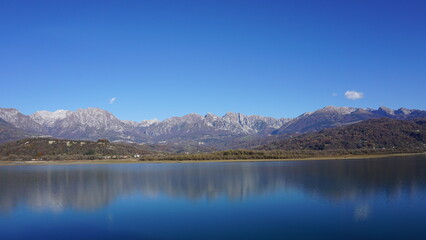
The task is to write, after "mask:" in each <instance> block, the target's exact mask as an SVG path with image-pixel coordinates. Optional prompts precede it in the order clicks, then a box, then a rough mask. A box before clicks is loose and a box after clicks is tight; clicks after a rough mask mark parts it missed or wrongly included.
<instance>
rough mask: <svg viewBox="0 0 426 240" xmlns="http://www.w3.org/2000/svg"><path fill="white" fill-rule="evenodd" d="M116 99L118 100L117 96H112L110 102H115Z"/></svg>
mask: <svg viewBox="0 0 426 240" xmlns="http://www.w3.org/2000/svg"><path fill="white" fill-rule="evenodd" d="M116 100H117V98H116V97H113V98H111V99H110V100H109V104H113V103H114V102H115V101H116Z"/></svg>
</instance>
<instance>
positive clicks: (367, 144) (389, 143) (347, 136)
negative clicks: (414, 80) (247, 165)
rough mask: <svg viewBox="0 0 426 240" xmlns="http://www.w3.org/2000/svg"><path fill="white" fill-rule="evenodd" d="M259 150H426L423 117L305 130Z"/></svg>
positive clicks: (382, 119)
mask: <svg viewBox="0 0 426 240" xmlns="http://www.w3.org/2000/svg"><path fill="white" fill-rule="evenodd" d="M257 149H260V150H341V149H400V150H413V151H426V118H420V119H414V120H396V119H389V118H381V119H371V120H365V121H362V122H359V123H355V124H352V125H349V126H344V127H337V128H331V129H324V130H321V131H319V132H314V133H305V134H303V135H301V136H298V137H293V138H288V139H284V140H280V141H276V142H273V143H271V144H268V145H264V146H261V147H258V148H257Z"/></svg>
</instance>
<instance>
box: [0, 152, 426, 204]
mask: <svg viewBox="0 0 426 240" xmlns="http://www.w3.org/2000/svg"><path fill="white" fill-rule="evenodd" d="M295 189H296V190H299V191H301V192H303V193H305V194H308V195H312V196H315V197H321V198H324V199H328V200H333V201H339V200H340V199H347V198H354V199H360V198H366V197H369V196H371V195H374V194H384V195H385V196H387V197H389V198H392V197H396V196H399V195H400V194H402V193H404V194H408V195H410V194H414V193H416V192H417V191H425V190H426V157H424V156H422V157H404V158H393V159H392V158H390V159H375V160H347V161H305V162H281V163H280V162H265V163H255V162H252V163H201V164H130V165H75V166H17V167H10V166H7V167H1V168H0V211H1V212H8V211H11V210H12V209H14V208H15V207H16V206H18V205H19V204H24V205H27V206H30V207H31V208H34V209H45V208H47V209H49V210H57V211H60V210H62V209H64V208H77V209H93V208H99V207H103V206H107V205H108V204H109V203H110V202H111V201H113V200H114V199H116V198H117V197H118V196H120V195H126V194H133V193H141V194H143V195H145V196H154V197H155V196H156V195H159V194H163V195H167V196H169V197H173V198H186V199H193V200H197V199H200V198H207V199H215V198H217V197H226V198H229V199H244V198H246V197H248V196H256V195H262V194H268V193H273V192H275V191H286V190H295Z"/></svg>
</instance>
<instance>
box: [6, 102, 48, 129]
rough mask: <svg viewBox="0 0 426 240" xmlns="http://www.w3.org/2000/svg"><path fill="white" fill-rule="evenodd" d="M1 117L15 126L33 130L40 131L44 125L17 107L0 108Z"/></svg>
mask: <svg viewBox="0 0 426 240" xmlns="http://www.w3.org/2000/svg"><path fill="white" fill-rule="evenodd" d="M0 119H3V120H4V121H6V122H8V123H10V124H12V125H13V126H14V127H16V128H19V129H22V130H25V131H31V132H37V133H40V132H42V131H43V127H42V126H41V125H40V124H39V123H37V122H36V121H34V120H33V119H31V117H30V116H27V115H24V114H22V113H20V112H19V111H18V110H17V109H15V108H0Z"/></svg>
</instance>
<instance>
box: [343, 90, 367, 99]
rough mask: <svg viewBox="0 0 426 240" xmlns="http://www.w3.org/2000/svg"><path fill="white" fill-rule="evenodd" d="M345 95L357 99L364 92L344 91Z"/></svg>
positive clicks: (362, 95)
mask: <svg viewBox="0 0 426 240" xmlns="http://www.w3.org/2000/svg"><path fill="white" fill-rule="evenodd" d="M345 97H346V98H347V99H350V100H358V99H361V98H363V97H364V93H362V92H357V91H349V90H348V91H346V92H345Z"/></svg>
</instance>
